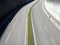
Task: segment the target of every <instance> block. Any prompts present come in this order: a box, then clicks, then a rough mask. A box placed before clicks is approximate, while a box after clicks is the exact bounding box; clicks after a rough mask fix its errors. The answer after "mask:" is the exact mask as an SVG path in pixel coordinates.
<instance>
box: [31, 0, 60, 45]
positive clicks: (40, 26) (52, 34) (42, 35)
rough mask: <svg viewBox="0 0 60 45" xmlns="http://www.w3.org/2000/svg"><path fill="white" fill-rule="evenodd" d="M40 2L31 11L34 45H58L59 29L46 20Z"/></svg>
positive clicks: (59, 42)
mask: <svg viewBox="0 0 60 45" xmlns="http://www.w3.org/2000/svg"><path fill="white" fill-rule="evenodd" d="M43 2H44V0H40V1H39V2H38V3H37V4H36V5H35V6H34V7H33V9H32V12H31V21H32V28H33V34H34V40H35V45H60V29H58V28H57V27H56V26H55V25H54V24H53V22H51V20H50V19H49V18H48V16H47V15H46V13H45V12H44V10H43V8H42V3H43Z"/></svg>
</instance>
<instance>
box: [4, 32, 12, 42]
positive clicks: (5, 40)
mask: <svg viewBox="0 0 60 45" xmlns="http://www.w3.org/2000/svg"><path fill="white" fill-rule="evenodd" d="M11 33H12V32H9V35H8V37H7V39H6V40H5V41H6V42H7V41H8V39H9V37H10V36H11Z"/></svg>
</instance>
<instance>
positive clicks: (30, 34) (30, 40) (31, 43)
mask: <svg viewBox="0 0 60 45" xmlns="http://www.w3.org/2000/svg"><path fill="white" fill-rule="evenodd" d="M37 2H38V1H37ZM37 2H36V3H37ZM36 3H34V4H33V5H32V7H31V8H30V10H29V12H28V45H34V38H33V32H32V23H31V10H32V8H33V6H34V5H35V4H36Z"/></svg>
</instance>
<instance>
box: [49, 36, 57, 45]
mask: <svg viewBox="0 0 60 45" xmlns="http://www.w3.org/2000/svg"><path fill="white" fill-rule="evenodd" d="M50 38H51V40H52V42H53V44H54V45H56V43H55V41H54V39H53V38H52V37H50Z"/></svg>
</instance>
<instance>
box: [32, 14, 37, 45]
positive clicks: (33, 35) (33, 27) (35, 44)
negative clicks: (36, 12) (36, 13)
mask: <svg viewBox="0 0 60 45" xmlns="http://www.w3.org/2000/svg"><path fill="white" fill-rule="evenodd" d="M31 22H32V29H33V30H32V31H33V37H34V43H35V45H37V42H36V36H35V31H34V26H33V20H32V13H31Z"/></svg>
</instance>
